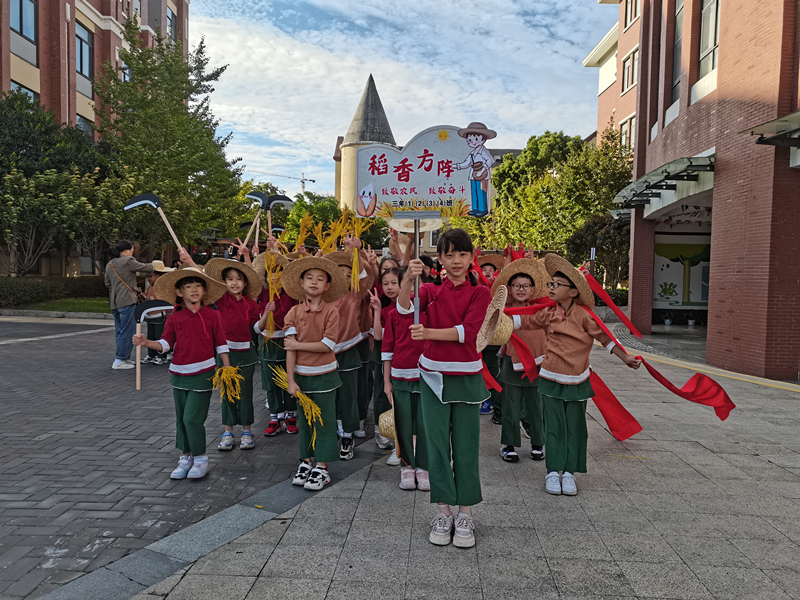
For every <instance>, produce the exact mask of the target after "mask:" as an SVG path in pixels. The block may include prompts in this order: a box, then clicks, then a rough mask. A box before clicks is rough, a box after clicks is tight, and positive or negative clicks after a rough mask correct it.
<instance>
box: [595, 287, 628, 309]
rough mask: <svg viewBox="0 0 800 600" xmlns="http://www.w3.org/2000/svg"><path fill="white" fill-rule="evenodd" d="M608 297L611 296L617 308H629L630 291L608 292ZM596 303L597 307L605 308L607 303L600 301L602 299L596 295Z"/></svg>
mask: <svg viewBox="0 0 800 600" xmlns="http://www.w3.org/2000/svg"><path fill="white" fill-rule="evenodd" d="M606 292H608V295H609V296H611V299H612V300H613V301H614V304H616V305H617V306H628V290H623V289H617V290H606ZM595 301H596V303H597V306H605V302H603V301H602V300H600V298H598V297H597V295H595Z"/></svg>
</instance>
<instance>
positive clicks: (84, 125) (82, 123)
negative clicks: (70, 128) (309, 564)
mask: <svg viewBox="0 0 800 600" xmlns="http://www.w3.org/2000/svg"><path fill="white" fill-rule="evenodd" d="M75 124H76V125H77V127H78V129H80V130H81V131H82V132H84V133H85V134H86V135H87V136H88V137H89V138H91V139H94V127H92V125H94V123H92V122H91V121H90V120H89V119H87V118H86V117H82V116H80V115H78V116H77V117H75Z"/></svg>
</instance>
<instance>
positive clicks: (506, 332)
mask: <svg viewBox="0 0 800 600" xmlns="http://www.w3.org/2000/svg"><path fill="white" fill-rule="evenodd" d="M512 333H514V319H512V318H511V317H509V316H508V315H507V314H505V313H503V315H502V316H501V317H500V323H498V324H497V330H496V331H495V332H494V336H493V337H492V339H491V340H489V346H505V345H506V344H507V343H508V340H510V339H511V334H512Z"/></svg>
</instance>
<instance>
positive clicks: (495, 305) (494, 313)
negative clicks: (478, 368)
mask: <svg viewBox="0 0 800 600" xmlns="http://www.w3.org/2000/svg"><path fill="white" fill-rule="evenodd" d="M506 300H508V288H507V287H505V286H503V287H501V288H500V289H498V290H497V293H496V294H495V295H494V298H492V301H491V302H490V303H489V308H487V309H486V317H485V318H484V319H483V325H481V328H480V331H478V340H477V346H478V352H483V350H484V348H486V346H488V345H489V342H490V340H491V339H492V338H493V337H494V333H495V331H496V330H497V326H498V325H499V324H500V317H501V316H502V314H503V309H504V308H505V307H506Z"/></svg>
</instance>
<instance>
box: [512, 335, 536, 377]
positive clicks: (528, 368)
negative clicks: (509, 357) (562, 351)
mask: <svg viewBox="0 0 800 600" xmlns="http://www.w3.org/2000/svg"><path fill="white" fill-rule="evenodd" d="M511 345H512V346H514V350H516V351H517V356H519V359H520V361H521V362H522V367H523V368H524V369H525V375H523V377H527V378H528V379H530V380H531V381H533V380H534V379H536V378H537V377H539V370H538V369H537V368H536V357H535V356H534V355H533V352H531V349H530V348H528V344H526V343H525V342H524V341H523V340H522V338H520V337H519V336H518V335H517V334H516V333H512V334H511Z"/></svg>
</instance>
